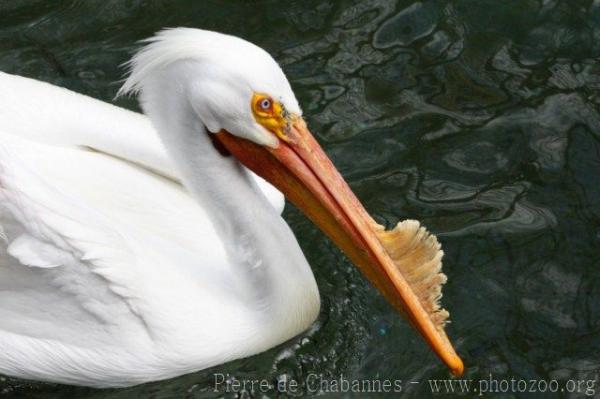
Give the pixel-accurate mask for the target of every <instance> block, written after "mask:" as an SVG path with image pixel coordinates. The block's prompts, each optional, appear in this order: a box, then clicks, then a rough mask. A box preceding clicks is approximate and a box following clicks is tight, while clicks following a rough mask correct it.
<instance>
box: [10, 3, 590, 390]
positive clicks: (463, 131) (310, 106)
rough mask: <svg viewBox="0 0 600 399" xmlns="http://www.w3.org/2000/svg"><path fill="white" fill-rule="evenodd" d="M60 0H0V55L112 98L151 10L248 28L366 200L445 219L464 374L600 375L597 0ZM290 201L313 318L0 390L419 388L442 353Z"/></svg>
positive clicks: (384, 209)
mask: <svg viewBox="0 0 600 399" xmlns="http://www.w3.org/2000/svg"><path fill="white" fill-rule="evenodd" d="M60 3H61V4H62V5H57V4H58V2H56V3H55V2H47V1H44V0H19V1H14V0H11V1H7V0H5V1H0V69H1V70H3V71H6V72H11V73H18V74H22V75H25V76H31V77H35V78H38V79H42V80H45V81H49V82H52V83H55V84H58V85H61V86H65V87H68V88H70V89H73V90H76V91H78V92H82V93H85V94H88V95H91V96H93V97H97V98H100V99H103V100H106V101H111V99H112V98H113V96H114V94H115V92H116V89H117V88H118V83H116V82H117V81H118V80H119V79H120V78H121V77H122V73H123V71H122V69H120V68H119V64H121V63H123V62H124V61H126V60H127V59H128V57H129V56H130V54H131V52H132V51H133V50H134V49H135V48H136V44H135V42H136V40H139V39H142V38H145V37H147V36H149V35H151V34H152V33H153V32H155V31H156V30H158V29H159V28H161V27H168V26H195V27H202V28H206V29H213V30H218V31H222V32H227V33H231V34H235V35H238V36H241V37H243V38H246V39H249V40H251V41H253V42H255V43H257V44H259V45H260V46H262V47H264V48H265V49H267V50H268V51H269V52H270V53H271V54H272V55H273V56H274V57H275V58H276V59H277V60H278V61H279V62H280V63H281V64H282V66H283V68H284V70H285V71H286V73H287V75H288V77H289V79H290V81H291V83H292V86H293V88H294V90H295V92H296V94H297V96H298V98H299V100H300V102H301V104H302V105H303V108H304V111H305V115H306V117H307V120H308V122H309V125H310V126H311V128H312V130H313V131H314V132H316V133H317V134H318V138H319V140H320V141H321V142H322V143H323V145H324V147H325V149H326V150H327V152H328V153H329V154H330V156H331V157H332V159H333V161H334V162H335V163H336V165H338V167H339V169H340V170H341V172H342V173H343V174H344V175H345V176H346V177H347V179H348V180H349V182H350V183H351V185H352V187H353V189H354V190H355V191H356V193H357V195H358V196H359V197H360V198H361V199H362V200H363V201H364V203H365V205H366V207H367V208H368V209H369V210H370V211H371V212H372V213H373V215H375V217H376V218H377V219H378V220H379V221H381V222H384V223H386V224H388V225H392V224H394V223H395V222H396V221H397V220H399V219H404V218H415V219H419V220H421V221H423V222H424V223H425V225H426V226H428V227H429V228H430V229H431V230H432V231H433V232H435V233H436V234H437V235H438V237H439V238H440V240H441V242H442V244H443V247H444V250H445V252H446V256H445V258H444V270H445V272H446V273H447V275H448V277H449V282H448V284H447V285H446V287H445V290H444V292H445V295H444V298H443V303H444V306H445V307H446V308H448V309H449V310H450V313H451V319H452V324H450V325H449V327H448V333H449V335H450V336H451V337H452V338H453V341H454V342H455V344H456V347H457V350H458V352H459V353H460V354H461V355H462V356H463V358H464V360H465V363H466V367H467V371H466V373H465V378H469V379H475V380H478V379H488V378H489V374H490V373H492V374H493V378H495V379H503V378H504V379H510V378H516V379H519V378H524V379H528V380H529V379H553V378H555V379H558V380H560V381H566V380H568V379H582V380H583V379H594V378H598V376H597V374H598V371H599V370H600V355H599V353H600V288H599V287H600V263H599V260H598V259H600V249H599V247H600V245H599V244H600V205H599V204H600V184H598V182H599V180H600V179H599V176H600V113H599V103H600V63H599V62H598V57H599V56H600V2H599V1H597V0H596V1H554V0H544V1H530V0H519V1H516V0H515V1H508V0H505V1H490V0H487V1H483V0H480V1H460V0H457V1H452V2H445V1H423V2H411V1H398V2H394V1H383V0H377V1H293V2H284V1H281V2H277V1H255V2H245V1H241V0H239V1H227V2H225V1H202V2H197V1H191V0H190V1H178V2H170V1H167V0H154V1H129V2H123V1H119V0H102V1H96V0H89V1H65V2H60ZM117 104H119V105H121V106H124V107H128V108H133V109H136V107H137V105H136V103H135V101H134V100H128V99H120V100H118V101H117ZM285 218H286V219H287V220H288V222H289V223H290V224H291V226H292V227H293V229H294V231H295V232H296V234H297V236H298V238H299V241H300V243H301V245H302V248H303V250H304V251H305V253H306V254H307V256H308V259H309V261H310V263H311V264H312V266H313V269H314V272H315V274H316V277H317V280H318V283H319V287H320V290H321V294H322V296H323V309H322V311H321V315H320V317H319V320H318V322H317V323H316V324H315V325H314V327H313V328H312V329H311V330H310V331H308V332H306V333H304V334H302V335H300V336H299V337H297V338H295V339H293V340H291V341H290V342H288V343H285V344H283V345H281V346H280V347H278V348H275V349H272V350H270V351H268V352H267V353H264V354H261V355H258V356H254V357H252V358H249V359H243V360H239V361H236V362H233V363H229V364H226V365H223V366H219V367H216V368H215V369H212V370H208V371H203V372H200V373H196V374H192V375H188V376H184V377H181V378H177V379H174V380H170V381H165V382H157V383H151V384H147V385H143V386H140V387H134V388H131V389H125V390H104V391H97V390H91V389H85V388H73V387H65V386H58V385H49V384H36V383H27V382H21V381H15V380H4V381H3V382H0V392H1V394H0V396H2V397H3V398H17V397H19V398H20V397H27V398H67V397H69V398H70V397H78V398H119V399H120V398H137V397H139V398H150V397H151V398H174V397H189V398H204V397H216V396H220V395H221V394H220V393H215V392H213V391H212V387H213V383H214V379H215V377H214V373H223V374H227V373H229V374H230V376H231V377H232V378H235V379H238V380H243V379H267V380H268V381H269V382H270V383H271V384H276V383H277V382H278V381H286V379H287V381H290V380H292V379H293V380H296V381H298V382H299V383H300V388H299V391H298V392H297V393H296V394H297V395H301V394H306V393H308V391H309V390H310V389H311V387H310V386H309V385H307V380H308V376H309V375H311V373H316V374H321V375H322V376H323V378H325V379H333V378H336V377H337V378H339V376H340V374H343V375H344V376H345V377H346V378H349V379H375V378H379V379H382V380H383V379H386V378H389V379H393V380H395V379H400V380H402V381H403V386H402V388H403V392H402V395H403V397H406V398H412V397H421V396H424V395H430V388H429V384H428V383H427V379H431V378H447V377H448V376H449V374H448V372H447V371H446V369H445V368H444V367H443V366H442V365H441V364H440V362H439V361H438V360H437V359H436V358H435V357H434V356H433V355H432V354H431V353H430V351H429V349H428V348H427V347H426V346H425V344H424V343H423V341H422V340H421V339H420V338H419V337H418V336H417V335H416V334H415V333H414V332H413V331H412V330H411V329H410V328H409V327H408V326H407V324H406V323H405V322H404V321H403V320H401V318H400V317H399V316H398V315H397V314H396V313H395V312H394V311H393V310H392V309H391V308H390V307H389V306H388V305H387V304H386V303H385V302H384V301H383V300H382V299H381V298H380V297H379V295H378V294H377V293H376V292H375V291H374V289H372V288H371V287H370V286H369V285H368V283H366V282H365V280H364V279H363V278H362V277H361V276H360V274H359V272H358V271H357V270H356V269H355V268H354V267H353V266H352V265H351V264H350V263H349V262H348V261H347V260H346V259H344V258H343V256H342V255H341V254H340V253H339V251H338V250H337V249H336V248H335V247H334V246H333V245H332V244H331V243H329V242H328V241H326V240H324V239H323V236H322V234H321V233H320V232H319V231H318V230H317V229H316V228H315V227H314V226H313V225H312V224H311V223H310V222H308V221H307V220H306V219H305V218H304V217H303V216H301V215H300V214H299V212H298V211H296V210H295V209H293V208H291V207H290V208H288V209H287V210H286V212H285ZM409 381H420V383H419V384H409V383H408V382H409ZM308 382H310V381H308ZM596 385H600V381H598V382H597V383H596ZM313 387H314V385H313ZM596 390H599V391H600V388H599V387H597V386H596ZM588 393H589V394H590V395H591V392H590V391H588ZM248 394H252V396H255V397H261V395H262V394H261V393H260V391H259V390H256V389H255V390H247V391H246V392H245V393H244V394H243V395H242V397H248ZM584 394H585V393H580V395H579V397H581V396H582V395H584ZM266 395H267V396H269V397H274V396H276V392H275V390H274V389H271V390H269V391H268V392H267V393H266ZM477 395H478V394H477V393H475V392H472V393H470V394H465V395H464V396H465V397H477ZM596 395H598V393H596ZM230 396H232V395H230ZM522 396H525V394H512V395H509V397H522ZM526 396H527V397H578V396H577V395H575V394H568V393H564V392H563V393H561V392H557V393H553V394H546V395H542V394H540V393H537V394H528V395H526Z"/></svg>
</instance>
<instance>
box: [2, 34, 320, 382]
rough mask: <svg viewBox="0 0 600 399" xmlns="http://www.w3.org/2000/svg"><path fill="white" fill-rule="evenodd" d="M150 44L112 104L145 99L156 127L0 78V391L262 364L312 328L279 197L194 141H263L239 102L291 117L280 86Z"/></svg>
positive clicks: (199, 51)
mask: <svg viewBox="0 0 600 399" xmlns="http://www.w3.org/2000/svg"><path fill="white" fill-rule="evenodd" d="M148 43H149V44H148V46H147V47H146V48H144V49H143V50H142V51H141V52H140V53H138V55H137V56H136V57H135V58H134V60H133V62H132V64H131V67H132V72H131V77H130V79H129V80H128V81H127V83H126V84H125V85H124V88H123V89H122V92H128V91H136V90H140V91H141V95H142V98H143V102H144V108H145V109H146V110H147V111H149V112H150V115H151V117H152V123H150V122H149V121H148V119H147V118H146V117H144V116H142V115H139V114H136V113H133V112H130V111H125V110H122V109H118V108H116V107H113V106H111V105H108V104H105V103H102V102H100V101H97V100H93V99H90V98H88V97H85V96H82V95H79V94H76V93H72V92H69V91H67V90H64V89H60V88H57V87H54V86H51V85H48V84H45V83H41V82H37V81H34V80H31V79H26V78H21V77H17V76H12V75H7V74H4V73H0V226H1V230H0V237H1V238H2V241H0V374H7V375H11V376H16V377H21V378H28V379H36V380H44V381H53V382H61V383H68V384H78V385H90V386H98V387H108V386H127V385H133V384H137V383H142V382H146V381H151V380H157V379H163V378H169V377H173V376H176V375H179V374H183V373H187V372H191V371H194V370H199V369H202V368H205V367H210V366H212V365H216V364H219V363H222V362H226V361H228V360H232V359H235V358H239V357H244V356H248V355H251V354H254V353H258V352H260V351H263V350H266V349H268V348H270V347H272V346H274V345H277V344H278V343H281V342H283V341H285V340H286V339H289V338H290V337H292V336H293V335H295V334H297V333H298V332H300V331H302V330H303V329H304V328H306V327H307V326H309V325H310V323H312V321H313V320H314V319H315V317H316V315H317V313H318V309H319V296H318V292H317V288H316V284H315V281H314V277H313V276H312V273H311V272H310V268H309V267H308V264H307V263H306V260H305V259H304V256H303V255H302V252H301V251H300V248H299V247H298V244H297V242H296V240H295V238H294V236H293V234H292V233H291V231H290V229H289V227H288V226H287V225H286V224H285V222H284V221H283V219H281V217H280V216H279V213H280V212H281V210H282V208H283V198H282V195H281V194H280V193H279V192H278V191H277V190H275V189H274V188H273V187H272V186H270V185H269V184H268V183H266V182H264V181H263V180H262V179H259V178H257V177H256V176H253V175H250V174H249V173H248V171H247V170H245V169H244V168H241V167H240V165H239V164H238V163H237V162H236V161H235V160H233V159H231V157H229V158H223V157H221V156H220V155H218V153H217V152H216V151H215V149H214V148H212V146H211V145H210V141H209V140H208V136H207V134H208V133H207V132H206V128H207V127H208V125H211V124H212V125H213V127H219V128H225V127H230V128H231V129H232V132H233V133H235V134H239V135H240V136H244V135H246V136H248V137H255V136H256V137H255V138H257V140H260V137H259V136H260V135H261V134H262V133H261V132H260V131H258V130H256V129H257V128H256V126H254V125H253V123H254V122H253V120H246V119H245V118H247V117H248V114H247V112H248V111H247V109H246V108H247V107H248V105H249V101H250V98H247V99H246V100H247V101H246V102H245V103H244V108H243V109H237V108H239V107H241V105H240V104H241V102H240V101H241V100H240V97H243V96H247V95H248V93H249V92H248V89H247V88H248V87H250V86H255V88H256V89H259V90H269V92H270V93H271V95H273V96H276V97H281V98H283V99H285V101H287V102H288V104H287V106H288V107H294V106H297V103H296V100H295V98H294V96H293V93H292V92H291V89H290V88H289V83H287V80H285V77H284V76H283V73H282V72H281V70H280V69H279V67H278V66H277V64H276V63H275V61H273V60H272V58H270V57H269V56H268V54H267V53H265V52H264V51H262V50H260V49H258V48H257V47H256V46H254V45H251V44H249V43H247V42H244V41H242V40H240V39H233V38H231V37H228V36H224V35H219V34H216V33H213V32H206V31H199V30H190V29H176V30H169V31H165V32H162V33H160V34H159V35H158V36H157V37H156V38H154V39H151V40H150V41H148ZM199 57H200V58H199ZM244 57H250V58H249V59H245V58H244ZM242 61H244V62H242ZM223 65H230V66H229V67H228V68H225V69H222V70H220V72H218V68H220V67H222V66H223ZM241 65H245V66H248V67H249V69H248V70H247V71H246V72H244V71H243V70H237V68H239V67H240V66H241ZM256 68H258V69H260V68H265V70H263V71H260V72H257V71H256ZM181 71H185V74H184V75H179V74H177V73H178V72H181ZM215 79H216V80H215ZM217 83H218V85H219V87H222V88H224V91H222V92H218V93H216V94H215V93H214V92H213V93H207V92H202V91H196V90H197V89H198V88H199V87H208V86H210V85H211V84H217ZM228 85H230V86H228ZM164 87H166V88H167V89H166V90H163V91H162V93H161V92H158V91H156V90H157V89H159V88H164ZM178 87H179V88H181V87H185V88H186V89H185V91H186V92H188V94H191V97H188V96H184V95H182V92H181V91H180V90H178ZM188 89H189V91H188ZM209 94H210V95H211V96H215V95H216V96H218V97H219V98H216V99H215V98H212V97H210V98H208V97H207V96H208V95H209ZM186 101H187V102H188V103H187V104H186ZM190 102H192V104H190ZM219 104H221V106H222V107H225V108H226V109H222V110H221V112H220V110H219V108H218V107H219ZM236 107H237V108H236ZM208 110H210V111H211V112H212V115H211V116H210V118H209V119H210V121H205V120H204V118H205V117H206V112H208ZM297 111H298V112H299V108H298V110H297ZM231 118H237V120H231ZM227 124H229V125H227ZM153 126H155V127H156V128H157V130H158V133H159V134H160V136H157V134H156V132H155V129H154V127H153ZM159 137H160V138H159ZM163 144H164V146H165V147H166V151H165V149H164V148H163ZM249 176H253V178H250V177H249ZM180 181H183V182H184V183H185V185H186V188H184V187H183V186H182V185H181V184H180ZM188 190H189V191H188Z"/></svg>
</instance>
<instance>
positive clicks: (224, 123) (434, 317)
mask: <svg viewBox="0 0 600 399" xmlns="http://www.w3.org/2000/svg"><path fill="white" fill-rule="evenodd" d="M130 67H131V74H130V76H129V78H128V79H127V81H126V82H125V84H124V85H123V87H122V89H121V93H130V92H137V91H141V102H142V106H143V107H144V110H145V111H146V113H148V114H149V115H150V116H151V118H152V115H153V114H154V115H156V114H158V113H159V110H158V109H157V108H160V114H161V118H160V119H161V121H162V122H160V121H159V124H161V123H163V127H164V128H165V129H167V127H172V126H173V125H176V124H182V123H188V124H190V123H194V122H190V121H189V119H187V120H186V119H185V118H181V117H180V116H181V113H182V112H186V113H189V112H192V113H193V114H194V115H195V116H196V119H197V120H198V121H200V122H201V126H198V129H197V130H198V131H197V134H198V135H205V136H206V135H208V136H210V138H211V139H212V141H213V142H214V143H216V144H217V146H218V147H219V148H220V149H221V152H224V153H227V154H228V155H233V157H235V158H236V159H237V160H238V161H239V162H240V163H242V164H243V165H245V166H246V167H247V168H249V169H250V170H252V171H253V172H255V173H256V174H258V175H259V176H261V177H263V178H264V179H265V180H267V181H269V182H270V183H271V184H273V185H274V186H275V187H277V188H278V189H279V190H280V191H281V192H283V193H284V195H285V196H286V197H287V199H288V200H290V201H291V202H293V203H294V204H295V205H296V206H298V208H300V209H301V210H302V211H303V212H304V213H305V214H306V215H307V216H308V217H309V218H310V219H311V220H312V221H313V222H314V223H315V224H316V225H318V226H319V227H320V229H321V230H322V231H323V232H324V233H325V234H327V235H328V236H329V237H330V238H331V239H332V240H333V241H334V242H335V243H336V244H337V245H338V246H339V247H340V248H341V249H342V250H343V251H344V252H345V253H346V254H347V256H348V257H349V258H350V259H351V260H352V261H353V262H354V263H355V264H356V265H357V266H358V267H359V268H360V270H361V271H362V272H363V273H364V275H365V276H366V277H367V278H368V279H369V280H370V281H371V282H372V283H373V284H374V285H375V286H376V287H377V288H378V289H379V291H380V292H381V293H382V294H383V295H384V296H385V298H386V299H387V300H388V301H389V302H390V303H391V304H392V305H393V306H394V307H396V308H397V309H398V310H399V311H400V312H401V313H402V314H403V315H405V316H406V318H407V319H408V320H409V321H410V322H411V324H412V325H413V326H414V327H415V328H416V329H417V331H418V332H419V333H420V334H421V335H422V336H423V338H424V339H425V341H426V342H427V343H428V344H429V345H430V346H431V348H432V349H433V351H434V352H435V353H436V354H437V355H438V356H439V357H440V359H441V360H442V361H443V362H444V363H445V364H446V365H447V366H448V367H449V368H450V370H451V371H452V372H453V373H455V374H461V373H462V372H463V363H462V361H461V359H460V358H459V356H458V355H457V354H456V352H455V350H454V348H453V347H452V344H451V343H450V341H449V339H448V337H447V336H446V334H445V331H444V325H445V321H446V318H447V317H448V313H447V312H446V311H445V310H444V309H441V307H440V305H439V299H440V297H441V284H442V283H444V282H445V276H444V275H443V274H442V273H441V272H440V267H441V256H442V252H441V250H440V247H439V244H438V243H437V240H436V239H435V237H434V236H432V235H430V234H429V233H427V232H426V231H425V230H424V229H423V228H421V227H420V226H419V224H418V223H417V222H414V221H405V222H403V223H400V224H399V225H398V227H397V228H396V229H395V230H392V231H385V230H384V229H383V227H381V226H379V225H378V224H376V223H375V222H374V221H373V219H371V217H370V216H369V215H368V213H367V212H366V210H365V209H364V208H363V206H362V205H361V203H360V201H359V200H358V199H357V198H356V197H355V195H354V194H353V193H352V190H351V189H350V188H349V186H348V184H346V182H345V181H344V179H343V178H342V176H341V175H340V174H339V173H338V171H337V170H336V168H335V167H334V165H333V164H332V162H331V161H330V160H329V158H328V157H327V155H326V154H325V152H324V151H323V150H322V149H321V147H320V146H319V144H318V143H317V141H316V140H315V139H314V137H313V135H312V134H311V132H310V131H309V129H308V128H307V125H306V123H305V122H304V119H303V118H302V111H301V109H300V106H299V105H298V101H297V100H296V97H295V95H294V93H293V91H292V89H291V87H290V84H289V82H288V80H287V79H286V77H285V75H284V73H283V71H282V70H281V68H280V67H279V65H278V64H277V62H276V61H275V60H274V59H273V58H272V57H271V56H270V55H269V54H268V53H267V52H266V51H264V50H263V49H261V48H259V47H257V46H255V45H253V44H251V43H249V42H247V41H244V40H242V39H239V38H236V37H233V36H228V35H223V34H219V33H215V32H208V31H203V30H197V29H187V28H178V29H170V30H165V31H162V32H160V33H159V34H158V35H157V36H155V37H154V38H152V39H149V40H148V43H147V45H146V46H145V47H144V48H143V49H142V50H140V51H139V52H138V53H137V54H136V55H135V57H134V58H133V59H132V61H131V64H130ZM159 75H160V79H159V78H158V76H159ZM167 93H170V95H171V96H172V97H173V98H171V100H169V101H166V100H165V98H164V97H165V96H167V95H169V94H167ZM175 97H176V98H175ZM165 120H168V121H165ZM153 121H155V120H154V119H153ZM159 130H160V127H159ZM163 139H164V138H163Z"/></svg>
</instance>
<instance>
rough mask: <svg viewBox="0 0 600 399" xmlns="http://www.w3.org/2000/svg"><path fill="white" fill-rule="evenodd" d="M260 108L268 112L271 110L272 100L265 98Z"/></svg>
mask: <svg viewBox="0 0 600 399" xmlns="http://www.w3.org/2000/svg"><path fill="white" fill-rule="evenodd" d="M259 107H260V108H261V109H262V110H265V111H268V110H269V109H270V108H271V100H270V99H268V98H263V99H262V100H261V101H260V104H259Z"/></svg>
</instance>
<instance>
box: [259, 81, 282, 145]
mask: <svg viewBox="0 0 600 399" xmlns="http://www.w3.org/2000/svg"><path fill="white" fill-rule="evenodd" d="M265 100H267V101H269V102H270V106H269V108H267V109H264V108H263V102H264V101H265ZM252 114H253V115H254V119H256V122H258V123H259V124H260V125H262V126H263V127H264V128H265V129H267V130H268V131H270V132H272V133H274V134H276V135H277V137H279V138H280V139H282V140H284V141H288V140H289V139H288V137H287V131H288V129H289V124H290V121H289V120H288V118H287V115H286V112H285V109H284V107H283V105H282V104H281V103H279V102H278V101H275V100H273V99H272V98H271V97H269V96H268V95H266V94H262V93H255V94H254V95H253V96H252Z"/></svg>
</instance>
